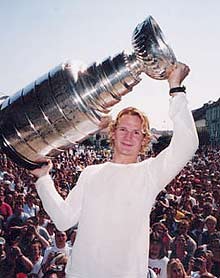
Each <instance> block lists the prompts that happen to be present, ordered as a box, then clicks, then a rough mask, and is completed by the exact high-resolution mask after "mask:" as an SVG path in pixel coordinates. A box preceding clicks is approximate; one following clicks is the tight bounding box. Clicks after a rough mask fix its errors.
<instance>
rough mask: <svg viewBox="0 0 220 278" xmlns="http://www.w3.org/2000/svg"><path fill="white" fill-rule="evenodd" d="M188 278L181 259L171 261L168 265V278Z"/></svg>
mask: <svg viewBox="0 0 220 278" xmlns="http://www.w3.org/2000/svg"><path fill="white" fill-rule="evenodd" d="M185 277H187V275H186V272H185V269H184V266H183V264H182V263H181V261H180V260H179V259H171V260H170V261H169V262H168V264H167V278H185Z"/></svg>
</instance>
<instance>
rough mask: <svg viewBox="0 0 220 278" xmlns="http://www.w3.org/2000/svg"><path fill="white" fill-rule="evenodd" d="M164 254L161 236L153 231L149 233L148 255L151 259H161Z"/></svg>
mask: <svg viewBox="0 0 220 278" xmlns="http://www.w3.org/2000/svg"><path fill="white" fill-rule="evenodd" d="M164 256H166V251H165V247H164V245H163V241H162V238H161V237H160V236H159V235H158V234H157V233H155V232H153V233H151V235H150V249H149V257H150V258H151V259H162V258H163V257H164Z"/></svg>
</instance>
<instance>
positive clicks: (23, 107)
mask: <svg viewBox="0 0 220 278" xmlns="http://www.w3.org/2000/svg"><path fill="white" fill-rule="evenodd" d="M132 45H133V52H132V53H130V54H126V53H125V52H124V51H122V52H121V53H119V54H117V55H115V56H114V57H113V58H112V57H109V58H107V59H106V60H104V61H103V62H101V63H99V64H97V63H93V64H92V65H91V66H89V67H87V68H86V69H84V70H78V69H77V67H76V65H75V66H74V63H73V64H71V63H63V64H61V65H60V66H58V67H56V68H54V69H52V70H51V71H50V72H48V73H47V74H45V75H43V76H42V77H40V78H38V79H37V80H36V81H34V82H33V83H31V84H30V85H28V86H26V87H25V88H23V89H21V90H20V91H18V92H17V93H16V94H14V95H12V96H10V97H8V98H7V99H6V100H4V102H2V104H1V105H0V148H1V150H2V151H3V152H5V153H6V155H8V156H9V157H10V158H11V159H12V160H13V161H15V162H16V163H17V164H19V165H21V166H23V167H25V168H27V169H34V168H36V167H39V166H40V164H41V163H39V162H38V161H40V160H42V159H43V158H45V157H54V156H56V155H57V154H58V153H60V152H61V151H63V150H65V149H67V148H69V147H70V146H71V145H72V144H74V143H76V142H81V141H83V140H84V139H85V138H86V137H88V136H90V135H92V134H94V133H96V132H98V131H99V130H100V129H101V128H102V127H103V126H102V121H103V119H104V118H105V117H106V115H107V114H108V112H109V109H110V108H111V107H112V106H113V105H115V104H116V103H118V102H119V101H120V100H121V98H122V96H123V95H125V94H127V93H128V92H130V91H131V90H132V89H133V87H134V86H135V85H137V84H138V83H139V82H140V80H141V79H140V74H141V73H142V72H144V73H146V74H147V75H149V76H150V77H152V78H154V79H159V80H161V79H167V77H168V75H169V72H170V70H171V69H172V66H173V65H174V64H175V62H176V58H175V55H174V53H173V51H172V49H171V48H170V47H169V45H168V44H167V43H166V41H165V39H164V36H163V33H162V31H161V29H160V27H159V26H158V24H157V23H156V21H155V20H154V19H153V18H152V17H151V16H149V17H148V18H147V19H146V20H145V21H144V22H142V23H140V24H139V25H138V26H137V27H136V28H135V30H134V32H133V36H132Z"/></svg>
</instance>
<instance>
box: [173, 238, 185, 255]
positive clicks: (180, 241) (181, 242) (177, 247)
mask: <svg viewBox="0 0 220 278" xmlns="http://www.w3.org/2000/svg"><path fill="white" fill-rule="evenodd" d="M173 243H174V244H173V246H172V250H173V251H175V252H178V251H186V248H187V243H186V238H185V236H184V235H178V236H176V237H175V239H174V242H173Z"/></svg>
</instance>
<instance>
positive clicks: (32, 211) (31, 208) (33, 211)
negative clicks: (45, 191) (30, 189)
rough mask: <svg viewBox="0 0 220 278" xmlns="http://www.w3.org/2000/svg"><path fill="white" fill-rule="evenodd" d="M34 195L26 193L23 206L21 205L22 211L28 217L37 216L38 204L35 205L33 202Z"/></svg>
mask: <svg viewBox="0 0 220 278" xmlns="http://www.w3.org/2000/svg"><path fill="white" fill-rule="evenodd" d="M34 200H35V198H34V196H33V195H32V194H30V193H28V194H27V195H26V196H25V203H24V206H23V211H24V212H25V213H26V214H27V215H28V216H29V217H32V216H37V214H38V212H39V206H37V205H36V204H35V203H34Z"/></svg>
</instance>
